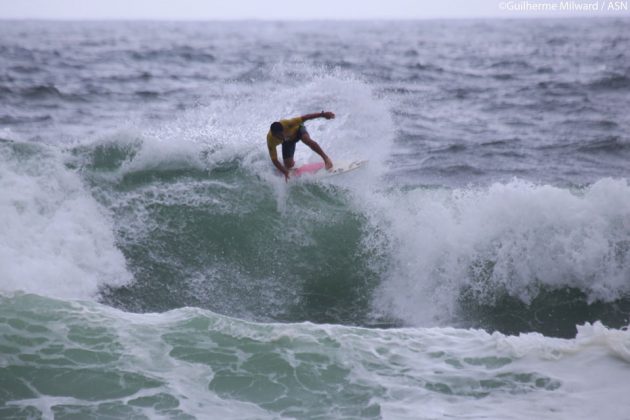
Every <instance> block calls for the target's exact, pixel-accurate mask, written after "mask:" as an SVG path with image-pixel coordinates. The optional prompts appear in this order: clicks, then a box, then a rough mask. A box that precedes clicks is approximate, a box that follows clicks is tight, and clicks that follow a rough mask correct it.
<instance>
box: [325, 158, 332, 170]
mask: <svg viewBox="0 0 630 420" xmlns="http://www.w3.org/2000/svg"><path fill="white" fill-rule="evenodd" d="M324 164H325V165H326V169H332V167H333V164H332V162H331V161H330V159H326V160H324Z"/></svg>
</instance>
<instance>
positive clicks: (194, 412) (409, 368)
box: [0, 294, 630, 419]
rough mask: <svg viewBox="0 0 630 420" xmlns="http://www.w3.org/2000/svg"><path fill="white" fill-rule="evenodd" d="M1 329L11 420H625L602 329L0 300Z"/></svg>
mask: <svg viewBox="0 0 630 420" xmlns="http://www.w3.org/2000/svg"><path fill="white" fill-rule="evenodd" d="M18 314H19V316H18ZM0 320H1V321H0V337H1V340H2V341H1V342H0V345H1V346H2V349H3V355H4V357H3V364H2V367H0V373H1V374H2V378H3V393H2V394H1V395H0V403H1V404H2V406H1V407H0V413H1V414H2V415H3V416H4V417H10V416H18V417H20V416H23V415H25V414H28V413H30V414H32V415H34V416H42V415H45V414H46V413H55V415H57V416H62V415H64V414H72V415H77V414H79V415H81V416H88V417H89V416H94V417H120V416H124V417H134V416H149V417H155V416H161V417H168V418H173V417H177V418H180V417H182V418H187V417H189V416H193V417H197V416H198V417H199V418H204V417H207V414H208V413H213V415H214V416H220V417H221V418H239V419H242V418H276V417H311V416H314V415H315V416H321V417H326V418H337V417H353V418H354V417H360V418H417V416H418V413H419V412H422V413H424V414H425V415H426V414H428V413H431V417H435V418H442V417H444V418H452V417H461V416H469V417H470V416H473V417H476V416H479V417H488V416H490V417H493V418H505V417H514V416H515V415H516V418H532V417H545V418H553V419H555V418H558V419H564V418H577V419H588V418H593V416H596V415H599V416H603V417H606V418H622V414H623V415H625V412H623V408H621V407H620V406H619V404H618V401H619V398H623V397H624V395H625V394H626V393H627V391H628V389H627V381H626V376H627V372H626V371H627V366H628V363H630V335H629V334H630V333H629V332H628V331H627V330H614V329H607V328H605V327H604V326H602V325H601V324H599V323H596V324H592V325H591V324H585V325H581V326H578V333H577V336H576V338H574V339H570V340H565V339H554V338H548V337H544V336H542V335H540V334H536V333H533V334H520V335H519V336H505V335H503V334H499V333H494V334H488V333H486V332H484V331H481V330H463V329H456V328H406V329H389V330H382V329H364V328H355V327H349V326H335V325H313V324H310V323H291V324H273V323H250V322H245V321H242V320H238V319H233V318H228V317H224V316H221V315H217V314H214V313H212V312H209V311H205V310H199V309H194V308H183V309H178V310H175V311H170V312H166V313H162V314H130V313H124V312H121V311H117V310H114V309H112V308H109V307H106V306H102V305H98V304H95V303H89V302H67V301H58V300H53V299H47V298H42V297H39V296H35V295H19V294H18V295H14V296H10V297H8V296H0ZM59 378H64V379H65V380H64V381H59V380H58V379H59ZM584 378H589V379H588V380H585V379H584ZM87 383H89V384H90V386H86V384H87ZM602 390H605V391H606V392H602ZM454 398H455V399H456V401H457V404H453V403H452V401H453V399H454ZM322 401H323V402H325V403H322ZM515 413H516V414H515Z"/></svg>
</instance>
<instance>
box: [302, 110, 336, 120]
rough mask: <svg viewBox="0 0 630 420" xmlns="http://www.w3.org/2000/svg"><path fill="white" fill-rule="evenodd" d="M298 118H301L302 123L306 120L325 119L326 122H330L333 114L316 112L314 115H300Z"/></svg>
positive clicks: (333, 116)
mask: <svg viewBox="0 0 630 420" xmlns="http://www.w3.org/2000/svg"><path fill="white" fill-rule="evenodd" d="M300 118H302V121H308V120H314V119H316V118H326V119H327V120H330V119H332V118H335V114H334V113H332V112H330V111H327V112H324V111H322V112H317V113H315V114H306V115H302V116H301V117H300Z"/></svg>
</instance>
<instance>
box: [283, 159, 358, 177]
mask: <svg viewBox="0 0 630 420" xmlns="http://www.w3.org/2000/svg"><path fill="white" fill-rule="evenodd" d="M367 162H368V161H367V160H353V161H349V162H343V161H341V162H333V167H332V169H331V170H329V171H327V170H326V168H325V165H324V162H313V163H307V164H305V165H302V166H300V167H298V168H296V169H294V170H293V171H291V175H292V176H302V175H306V174H309V175H313V176H330V175H339V174H343V173H345V172H349V171H353V170H355V169H358V168H360V167H362V166H364V165H365V164H366V163H367Z"/></svg>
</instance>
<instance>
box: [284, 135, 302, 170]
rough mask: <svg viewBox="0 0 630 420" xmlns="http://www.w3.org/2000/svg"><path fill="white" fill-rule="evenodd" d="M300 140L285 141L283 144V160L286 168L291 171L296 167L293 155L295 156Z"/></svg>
mask: <svg viewBox="0 0 630 420" xmlns="http://www.w3.org/2000/svg"><path fill="white" fill-rule="evenodd" d="M298 141H299V140H295V141H285V142H284V143H282V160H283V161H284V167H285V168H287V169H291V168H293V167H294V166H295V161H294V160H293V155H294V154H295V145H296V144H297V142H298Z"/></svg>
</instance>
